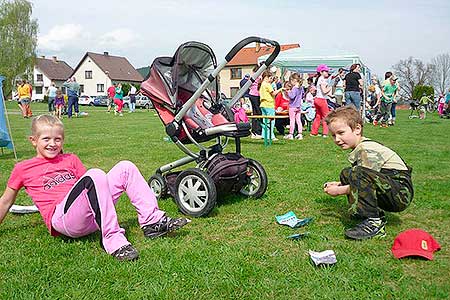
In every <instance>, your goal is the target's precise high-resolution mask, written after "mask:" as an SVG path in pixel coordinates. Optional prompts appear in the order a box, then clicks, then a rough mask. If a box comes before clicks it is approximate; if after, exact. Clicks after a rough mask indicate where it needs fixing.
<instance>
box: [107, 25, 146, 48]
mask: <svg viewBox="0 0 450 300" xmlns="http://www.w3.org/2000/svg"><path fill="white" fill-rule="evenodd" d="M140 40H141V38H140V36H139V35H138V34H137V33H135V32H134V31H132V30H130V29H128V28H119V29H116V30H113V31H110V32H107V33H105V34H103V35H101V36H100V39H99V42H98V45H99V46H102V47H111V48H126V47H129V46H130V45H135V44H136V43H138V42H139V41H140Z"/></svg>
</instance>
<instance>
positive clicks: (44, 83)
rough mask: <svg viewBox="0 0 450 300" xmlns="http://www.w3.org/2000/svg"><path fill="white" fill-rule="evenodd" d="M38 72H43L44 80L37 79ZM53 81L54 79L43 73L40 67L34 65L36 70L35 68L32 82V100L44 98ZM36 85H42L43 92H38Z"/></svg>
mask: <svg viewBox="0 0 450 300" xmlns="http://www.w3.org/2000/svg"><path fill="white" fill-rule="evenodd" d="M38 74H42V81H38V80H37V75H38ZM51 82H52V81H51V80H50V79H49V78H48V77H47V76H45V74H44V73H42V71H41V70H39V68H37V67H34V70H33V83H32V85H33V94H32V96H31V100H32V101H41V100H44V95H45V92H46V91H47V89H48V87H49V86H50V84H51ZM36 87H42V93H40V94H38V93H37V92H36Z"/></svg>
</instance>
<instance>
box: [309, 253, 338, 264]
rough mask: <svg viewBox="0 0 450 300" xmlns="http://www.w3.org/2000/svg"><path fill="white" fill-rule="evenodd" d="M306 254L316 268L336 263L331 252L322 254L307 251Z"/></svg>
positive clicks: (334, 256)
mask: <svg viewBox="0 0 450 300" xmlns="http://www.w3.org/2000/svg"><path fill="white" fill-rule="evenodd" d="M308 253H309V256H310V257H311V259H312V261H313V262H314V264H315V265H316V266H320V265H327V266H330V265H334V264H335V263H337V259H336V254H335V253H334V251H333V250H325V251H322V252H316V251H311V250H309V251H308Z"/></svg>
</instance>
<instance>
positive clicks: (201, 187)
mask: <svg viewBox="0 0 450 300" xmlns="http://www.w3.org/2000/svg"><path fill="white" fill-rule="evenodd" d="M175 191H176V192H175V202H176V203H177V205H178V208H179V209H180V211H181V212H182V213H183V214H185V215H190V216H193V217H203V216H206V215H208V214H209V213H210V212H211V211H212V210H213V209H214V207H215V206H216V201H217V190H216V185H215V184H214V181H213V179H212V178H211V176H209V175H208V174H207V173H205V172H203V171H202V170H199V169H195V168H192V169H187V170H185V171H183V172H181V173H180V174H179V175H178V177H177V180H176V182H175Z"/></svg>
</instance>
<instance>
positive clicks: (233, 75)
mask: <svg viewBox="0 0 450 300" xmlns="http://www.w3.org/2000/svg"><path fill="white" fill-rule="evenodd" d="M241 78H242V69H241V68H231V69H230V79H241Z"/></svg>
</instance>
